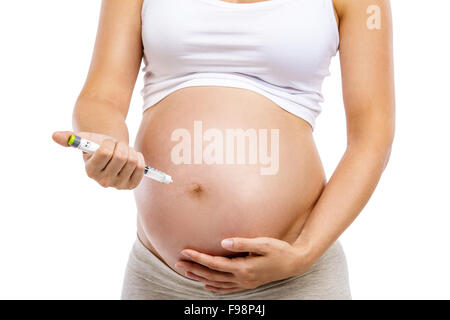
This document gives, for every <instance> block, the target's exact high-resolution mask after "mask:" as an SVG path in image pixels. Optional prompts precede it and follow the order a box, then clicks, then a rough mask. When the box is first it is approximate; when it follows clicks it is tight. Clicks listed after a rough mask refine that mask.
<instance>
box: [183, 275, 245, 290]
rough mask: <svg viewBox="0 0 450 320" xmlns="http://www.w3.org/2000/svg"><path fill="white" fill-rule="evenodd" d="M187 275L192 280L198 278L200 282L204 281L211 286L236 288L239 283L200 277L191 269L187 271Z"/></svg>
mask: <svg viewBox="0 0 450 320" xmlns="http://www.w3.org/2000/svg"><path fill="white" fill-rule="evenodd" d="M185 275H186V277H188V278H190V279H192V280H197V281H200V282H203V283H204V284H208V285H210V286H213V287H216V288H225V289H228V288H236V286H237V284H236V283H233V282H218V281H211V280H208V279H205V278H203V277H200V276H198V275H196V274H195V273H192V272H190V271H186V274H185Z"/></svg>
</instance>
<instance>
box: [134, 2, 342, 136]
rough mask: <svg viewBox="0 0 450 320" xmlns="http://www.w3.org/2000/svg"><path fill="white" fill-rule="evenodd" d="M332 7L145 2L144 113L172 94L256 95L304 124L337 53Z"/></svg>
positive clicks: (317, 110) (312, 114) (314, 109)
mask: <svg viewBox="0 0 450 320" xmlns="http://www.w3.org/2000/svg"><path fill="white" fill-rule="evenodd" d="M332 1H333V0H266V1H261V2H253V3H233V2H225V1H222V0H144V3H143V7H142V41H143V46H144V65H145V66H144V68H143V69H142V71H143V72H144V73H145V74H144V88H143V89H142V90H141V94H142V96H143V98H144V108H143V109H144V111H145V110H146V109H147V108H149V107H151V106H153V105H154V104H156V103H157V102H158V101H160V100H161V99H163V98H164V97H166V96H167V95H169V94H170V93H172V92H174V91H175V90H178V89H181V88H185V87H189V86H227V87H235V88H244V89H248V90H252V91H254V92H256V93H259V94H261V95H263V96H265V97H267V98H268V99H270V100H272V101H273V102H275V103H276V104H277V105H279V106H280V107H281V108H283V109H285V110H287V111H288V112H291V113H292V114H294V115H296V116H298V117H300V118H302V119H304V120H306V121H307V122H309V124H310V125H311V127H312V128H313V129H314V125H315V119H316V117H317V116H318V115H319V114H320V112H321V107H320V103H321V102H323V96H322V93H321V87H322V83H323V80H324V78H325V77H326V76H328V75H329V74H330V73H329V66H330V61H331V58H332V57H333V56H335V55H336V53H337V50H338V47H339V31H338V28H337V24H336V19H335V16H334V9H333V2H332Z"/></svg>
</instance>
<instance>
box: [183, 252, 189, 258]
mask: <svg viewBox="0 0 450 320" xmlns="http://www.w3.org/2000/svg"><path fill="white" fill-rule="evenodd" d="M181 254H182V255H183V256H185V257H186V258H190V257H191V256H190V255H189V253H186V252H182V253H181Z"/></svg>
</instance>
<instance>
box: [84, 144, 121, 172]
mask: <svg viewBox="0 0 450 320" xmlns="http://www.w3.org/2000/svg"><path fill="white" fill-rule="evenodd" d="M115 146H116V143H115V142H114V141H113V140H112V139H105V140H103V142H102V143H101V144H100V146H99V148H98V149H97V150H96V151H95V152H94V154H92V156H90V159H89V160H88V161H87V162H86V171H87V173H88V176H89V177H91V178H92V177H95V176H98V175H99V174H100V172H101V171H102V170H103V169H104V168H105V167H106V165H107V164H108V162H109V161H110V160H111V158H112V156H113V154H114V149H115ZM85 154H86V153H84V152H83V157H84V155H85Z"/></svg>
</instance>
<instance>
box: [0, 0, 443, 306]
mask: <svg viewBox="0 0 450 320" xmlns="http://www.w3.org/2000/svg"><path fill="white" fill-rule="evenodd" d="M392 8H393V16H394V32H395V72H396V96H397V126H396V137H395V142H394V147H393V151H392V156H391V160H390V163H389V165H388V167H387V169H386V171H385V173H384V175H383V177H382V178H381V180H380V183H379V185H378V188H377V189H376V191H375V193H374V194H373V196H372V198H371V200H370V201H369V203H368V204H367V206H366V207H365V209H364V210H363V211H362V212H361V214H360V216H359V217H358V218H357V219H356V221H355V222H354V223H353V224H352V225H351V226H350V228H349V229H347V231H346V232H345V233H344V235H343V236H342V237H341V240H342V243H343V246H344V249H345V252H346V255H347V259H348V264H349V272H350V281H351V289H352V294H353V298H354V299H449V298H450V291H449V289H448V288H449V287H450V272H449V270H450V254H449V244H450V232H449V230H450V204H449V180H450V170H449V165H450V153H449V148H448V147H449V142H448V139H449V138H450V129H449V127H450V121H449V119H450V109H449V107H450V103H449V95H448V94H449V91H450V89H449V84H450V82H449V80H448V79H449V72H450V62H449V57H450V47H449V41H448V40H447V38H446V36H447V35H448V32H449V31H450V20H449V19H448V16H449V14H450V3H449V1H447V0H428V1H426V2H425V1H423V0H420V1H419V0H408V1H405V0H392ZM99 9H100V0H96V1H94V0H64V1H60V0H45V1H33V0H24V1H1V2H0V41H1V42H0V43H1V50H0V107H1V108H0V115H1V116H0V137H1V140H2V143H1V144H2V146H1V147H2V151H1V158H0V159H1V160H0V161H1V169H2V173H1V177H2V179H1V184H0V188H1V193H0V197H1V198H0V199H1V201H0V298H1V299H69V298H70V299H118V298H119V297H120V289H121V285H122V277H123V272H124V268H125V264H126V261H127V257H128V253H129V250H130V248H131V244H132V242H133V240H134V239H135V220H136V207H135V203H134V197H133V193H132V191H118V190H115V189H113V188H108V189H103V188H101V187H100V186H99V185H98V184H97V183H96V182H95V181H93V180H90V179H89V178H88V177H87V176H86V174H85V172H84V163H83V161H82V158H81V154H80V152H79V151H75V150H72V149H63V148H62V147H60V146H58V145H56V144H55V143H54V142H53V141H52V140H51V134H52V132H53V131H56V130H71V129H72V126H71V125H72V124H71V115H72V108H73V105H74V102H75V99H76V97H77V95H78V93H79V91H80V89H81V87H82V85H83V82H84V80H85V77H86V74H87V69H88V66H89V63H90V58H91V54H92V48H93V44H94V40H95V36H96V28H97V22H98V15H99ZM331 72H332V75H331V77H329V78H327V80H326V81H325V83H324V91H323V92H324V95H325V99H326V102H325V103H324V104H323V112H322V114H321V115H320V116H319V118H318V120H317V127H316V130H315V133H314V134H315V138H316V142H317V145H318V148H319V151H320V154H321V157H322V161H323V164H324V166H325V169H326V172H327V177H328V178H329V177H330V176H331V174H332V172H333V170H334V169H335V167H336V165H337V163H338V162H339V160H340V158H341V156H342V154H343V152H344V150H345V142H346V141H345V139H346V135H345V117H344V108H343V104H342V96H341V91H340V90H341V87H340V74H339V60H338V58H337V57H336V58H335V59H334V60H333V63H332V68H331ZM141 87H142V74H140V75H139V80H138V82H137V85H136V90H135V93H134V96H133V99H132V103H131V107H130V112H129V116H128V119H127V124H128V127H129V132H130V144H131V145H132V144H133V143H134V138H135V135H136V133H137V129H138V126H139V122H140V120H141V112H142V110H141V107H142V100H141V97H140V95H139V90H140V88H141Z"/></svg>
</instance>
